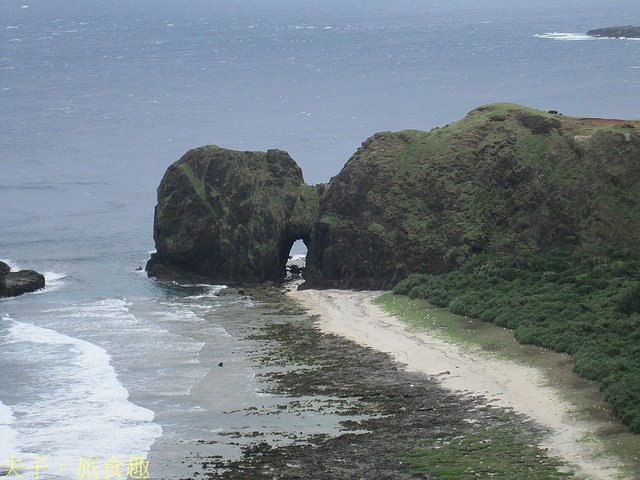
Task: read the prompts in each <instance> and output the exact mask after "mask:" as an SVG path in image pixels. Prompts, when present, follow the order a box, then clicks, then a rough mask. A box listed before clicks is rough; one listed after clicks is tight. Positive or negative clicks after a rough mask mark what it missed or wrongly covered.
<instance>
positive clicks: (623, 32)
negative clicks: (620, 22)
mask: <svg viewBox="0 0 640 480" xmlns="http://www.w3.org/2000/svg"><path fill="white" fill-rule="evenodd" d="M587 35H588V36H590V37H610V38H640V27H636V26H634V25H625V26H623V27H606V28H597V29H595V30H589V31H588V32H587Z"/></svg>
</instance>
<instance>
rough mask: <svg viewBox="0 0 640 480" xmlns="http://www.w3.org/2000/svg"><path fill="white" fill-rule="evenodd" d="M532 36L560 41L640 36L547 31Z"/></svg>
mask: <svg viewBox="0 0 640 480" xmlns="http://www.w3.org/2000/svg"><path fill="white" fill-rule="evenodd" d="M534 37H538V38H548V39H550V40H561V41H569V42H575V41H579V42H580V41H590V40H640V38H626V37H590V36H589V35H586V34H584V33H564V32H547V33H538V34H535V35H534Z"/></svg>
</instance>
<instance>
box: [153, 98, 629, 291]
mask: <svg viewBox="0 0 640 480" xmlns="http://www.w3.org/2000/svg"><path fill="white" fill-rule="evenodd" d="M639 126H640V124H639V123H637V122H627V121H622V120H603V119H587V118H573V117H568V116H561V115H557V114H555V113H547V112H542V111H538V110H533V109H528V108H525V107H521V106H518V105H513V104H495V105H487V106H484V107H480V108H478V109H476V110H474V111H472V112H471V113H470V114H469V115H468V116H467V117H466V118H464V119H462V120H460V121H458V122H455V123H453V124H451V125H448V126H446V127H444V128H437V129H434V130H432V131H430V132H425V131H417V130H406V131H403V132H382V133H378V134H375V135H374V136H373V137H371V138H370V139H368V140H367V141H366V142H364V143H363V145H362V147H361V148H360V149H358V151H357V152H356V153H355V154H354V155H353V156H352V158H351V159H350V160H349V161H348V162H347V164H346V165H345V166H344V168H343V169H342V171H341V172H340V173H339V174H338V175H337V176H335V177H333V178H332V179H331V181H330V182H329V184H328V185H319V186H316V187H310V186H307V185H305V184H304V182H303V179H302V173H301V171H300V169H299V167H298V166H297V165H296V163H295V162H294V161H293V160H292V159H291V157H289V155H288V154H286V153H285V152H282V151H278V150H270V151H269V152H235V151H231V150H225V149H221V148H219V147H215V146H208V147H202V148H198V149H195V150H192V151H190V152H188V153H187V154H186V155H185V156H184V157H183V158H182V159H180V160H179V161H178V162H176V163H175V164H174V165H172V166H171V167H170V168H169V170H168V171H167V173H166V174H165V177H164V178H163V180H162V183H161V185H160V187H159V189H158V206H157V207H156V217H155V228H154V238H155V240H156V246H157V249H158V253H157V254H156V255H154V257H153V258H152V260H151V261H150V262H149V265H148V267H147V269H148V271H149V273H150V274H152V275H158V276H164V277H167V278H176V275H178V274H179V273H180V272H189V274H194V273H195V274H199V275H202V276H203V277H205V278H206V279H207V280H208V281H215V282H260V281H264V280H273V281H280V280H282V279H283V278H284V276H285V263H286V260H287V256H288V253H289V249H290V247H291V245H292V243H293V242H294V241H295V240H296V239H299V238H302V239H303V240H304V241H305V243H306V245H307V247H308V254H307V264H306V269H305V272H304V278H305V279H306V285H307V286H309V287H337V288H371V289H379V288H389V287H391V286H393V285H394V284H395V283H397V282H398V281H399V280H401V279H402V278H404V277H406V276H407V275H409V274H411V273H415V272H419V273H441V272H446V271H450V270H452V269H455V268H457V267H459V266H460V265H461V264H462V263H464V262H465V261H466V259H467V258H469V256H470V255H472V254H474V253H477V252H489V253H507V254H513V255H516V256H517V255H521V254H526V253H527V252H531V251H540V250H543V251H550V250H554V251H561V252H566V253H567V254H575V253H578V254H580V253H585V254H594V253H596V254H597V253H601V252H604V251H606V250H609V251H612V250H628V251H632V250H634V249H635V250H636V252H637V245H638V244H640V217H638V211H640V128H638V127H639Z"/></svg>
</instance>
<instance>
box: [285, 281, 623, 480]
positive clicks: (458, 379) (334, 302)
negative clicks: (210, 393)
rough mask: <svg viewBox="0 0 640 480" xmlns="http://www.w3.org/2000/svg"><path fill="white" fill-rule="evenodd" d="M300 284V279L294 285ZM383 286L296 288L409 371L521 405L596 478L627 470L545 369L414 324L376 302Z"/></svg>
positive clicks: (326, 324)
mask: <svg viewBox="0 0 640 480" xmlns="http://www.w3.org/2000/svg"><path fill="white" fill-rule="evenodd" d="M293 288H295V287H293ZM381 293H382V292H371V291H368V292H356V291H344V290H289V291H288V292H287V294H288V295H289V296H290V297H291V298H293V299H295V300H297V301H299V302H300V303H301V304H302V305H303V306H304V307H305V308H307V309H308V311H309V313H310V314H315V315H319V318H318V319H317V326H318V328H320V330H321V331H322V332H323V333H329V334H335V335H339V336H342V337H344V338H347V339H349V340H352V341H354V342H356V343H358V344H360V345H362V346H367V347H371V348H374V349H376V350H379V351H382V352H385V353H388V354H390V355H392V357H393V358H395V359H396V360H397V361H398V362H401V363H403V364H405V365H406V369H407V370H408V371H413V372H419V373H423V374H426V375H427V376H430V377H435V378H437V379H438V380H440V382H441V384H442V385H443V386H444V387H445V388H447V389H449V390H451V391H453V392H456V393H466V394H472V395H481V396H483V397H485V398H486V399H487V400H488V401H490V402H491V403H492V404H495V405H496V406H498V407H502V408H507V409H511V410H513V411H514V412H516V413H521V414H524V415H526V416H527V417H529V418H531V419H532V420H534V421H535V422H536V423H538V424H540V425H542V426H543V427H545V428H546V429H548V431H549V435H548V437H547V439H546V441H545V443H544V444H542V445H541V446H543V447H545V448H547V449H549V451H550V452H551V453H552V454H553V455H555V456H556V457H558V458H560V459H561V460H562V461H564V462H566V463H567V464H568V465H570V466H571V467H573V468H575V469H576V473H577V474H578V475H579V476H584V477H586V478H590V479H603V480H605V479H615V478H624V476H623V475H622V472H621V471H620V469H619V468H618V464H619V463H620V462H619V461H617V459H615V458H614V457H613V456H610V455H605V454H604V445H602V444H601V443H600V442H599V441H597V439H596V438H594V432H596V431H597V430H599V429H600V428H602V427H603V426H604V425H599V424H598V423H597V422H595V421H592V420H586V419H576V418H575V417H576V411H577V410H578V407H577V405H576V404H574V403H572V402H571V401H569V400H568V399H567V398H565V395H562V394H561V393H560V391H559V389H557V388H554V387H553V386H551V385H550V382H549V378H548V377H546V376H545V374H544V372H543V371H542V370H541V369H539V368H535V367H533V366H529V365H524V364H523V363H516V362H515V361H513V360H506V359H500V358H496V357H494V356H487V355H486V354H484V353H483V352H480V351H475V352H474V351H473V350H472V349H467V348H462V347H461V346H459V345H457V344H456V343H454V342H452V341H450V340H446V339H444V338H443V336H442V335H439V334H435V333H432V332H425V331H420V332H415V331H410V330H409V327H408V325H406V324H405V323H403V322H402V321H400V320H399V319H397V318H396V317H394V316H392V315H391V314H389V313H387V312H385V311H384V310H382V308H380V307H379V306H377V305H375V304H374V303H373V300H374V299H375V298H376V297H377V296H378V295H380V294H381Z"/></svg>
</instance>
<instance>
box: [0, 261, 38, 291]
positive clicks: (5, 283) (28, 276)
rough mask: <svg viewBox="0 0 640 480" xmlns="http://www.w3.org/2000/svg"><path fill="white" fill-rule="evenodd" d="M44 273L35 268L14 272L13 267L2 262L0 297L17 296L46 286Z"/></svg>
mask: <svg viewBox="0 0 640 480" xmlns="http://www.w3.org/2000/svg"><path fill="white" fill-rule="evenodd" d="M44 283H45V280H44V275H42V274H40V273H38V272H36V271H35V270H20V271H18V272H12V271H11V267H10V266H9V265H7V264H6V263H3V262H0V297H17V296H18V295H22V294H23V293H28V292H35V291H36V290H39V289H41V288H44Z"/></svg>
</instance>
